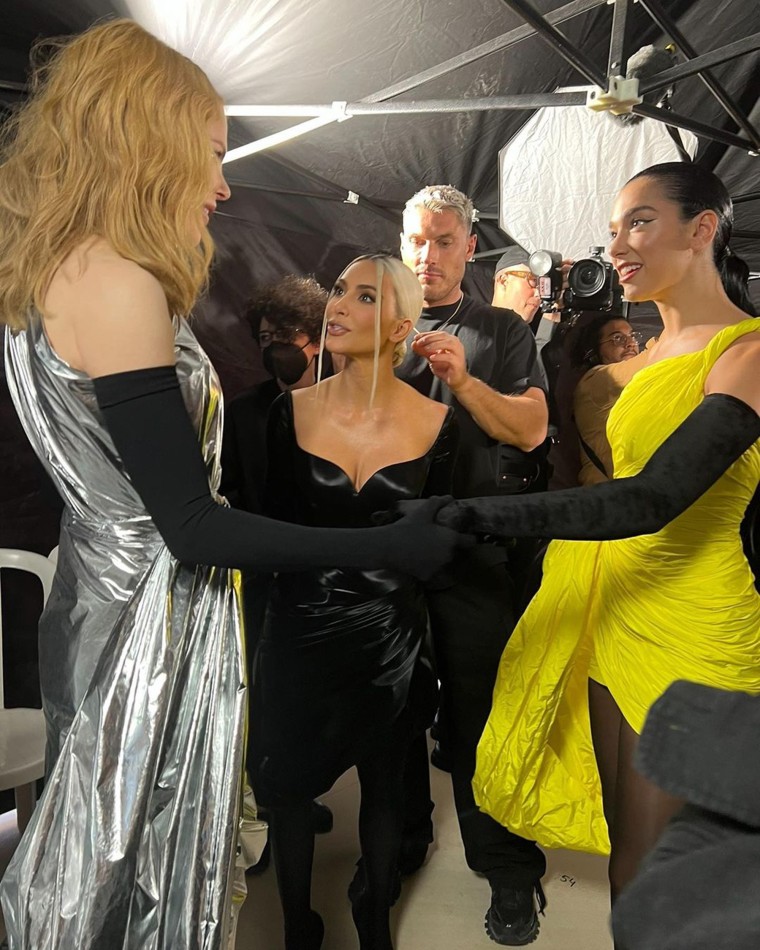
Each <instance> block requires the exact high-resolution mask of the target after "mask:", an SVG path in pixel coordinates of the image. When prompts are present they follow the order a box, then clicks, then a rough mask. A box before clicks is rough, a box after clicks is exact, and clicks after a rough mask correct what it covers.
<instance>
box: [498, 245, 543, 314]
mask: <svg viewBox="0 0 760 950" xmlns="http://www.w3.org/2000/svg"><path fill="white" fill-rule="evenodd" d="M528 260H529V255H528V252H527V251H525V250H523V248H521V247H520V245H519V244H515V245H514V246H513V247H510V248H507V250H506V251H505V252H504V253H503V254H502V255H501V257H500V258H499V260H498V261H497V262H496V270H495V271H494V275H493V300H492V301H491V304H492V306H494V307H503V308H504V309H505V310H512V311H513V312H514V313H516V314H517V316H518V317H521V318H522V319H523V320H524V321H525V322H526V323H532V322H533V318H534V317H535V316H536V314H537V313H538V308H539V306H540V304H541V297H540V296H539V293H538V277H536V276H535V274H533V272H532V271H531V269H530V266H529V265H528Z"/></svg>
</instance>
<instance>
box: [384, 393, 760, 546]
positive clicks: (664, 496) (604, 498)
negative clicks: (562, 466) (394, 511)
mask: <svg viewBox="0 0 760 950" xmlns="http://www.w3.org/2000/svg"><path fill="white" fill-rule="evenodd" d="M758 438H760V416H758V414H757V413H756V412H755V410H754V409H752V408H751V407H750V406H748V405H747V404H746V403H744V402H742V401H741V400H740V399H736V398H734V397H733V396H729V395H726V394H724V393H714V394H712V395H709V396H706V397H705V398H704V399H703V401H702V402H701V403H700V405H699V406H698V407H697V408H696V409H695V410H694V411H693V412H692V413H691V414H690V415H689V416H688V417H687V418H686V419H685V420H684V422H683V423H682V424H681V425H680V426H679V427H678V428H677V429H676V430H675V432H673V433H672V434H671V435H670V436H669V437H668V438H667V439H666V440H665V441H664V442H663V444H662V445H661V446H660V447H659V448H658V449H657V451H656V452H655V453H654V454H653V455H652V457H651V459H650V460H649V461H648V462H647V464H646V465H645V466H644V468H643V469H642V470H641V472H639V474H638V475H634V476H631V477H630V478H618V479H613V480H612V481H610V482H606V483H604V484H601V485H594V486H592V487H587V488H571V489H567V490H565V491H556V492H545V493H543V494H535V495H519V496H514V495H513V496H497V497H491V498H469V499H467V500H463V501H454V502H451V503H450V504H449V505H447V506H445V507H444V508H442V509H441V511H440V512H439V514H438V522H439V523H440V524H445V525H447V526H448V527H451V528H457V529H458V530H460V531H472V532H475V533H478V534H481V533H482V534H488V535H497V536H503V537H530V538H565V539H568V540H597V541H604V540H614V539H618V538H630V537H635V536H638V535H642V534H653V533H654V532H656V531H659V530H660V529H661V528H664V527H665V525H666V524H668V523H669V522H670V521H672V520H673V519H674V518H676V517H677V516H678V515H680V514H681V513H682V512H683V511H685V510H686V509H687V508H688V507H689V506H690V505H692V504H693V503H694V502H695V501H696V500H697V499H698V498H699V497H700V496H701V495H703V494H704V493H705V492H706V491H707V489H708V488H710V487H711V486H712V485H713V484H714V483H715V482H716V481H717V480H718V478H720V476H721V475H722V474H723V473H724V472H725V471H726V469H727V468H728V467H729V466H730V465H732V464H733V463H734V462H735V461H736V460H737V459H738V458H739V457H740V456H741V455H742V454H743V453H744V452H746V451H747V449H749V448H750V447H751V446H752V445H753V444H754V443H755V442H756V441H757V439H758ZM406 504H408V503H404V502H402V503H401V504H400V505H399V509H400V510H401V511H404V510H405V505H406Z"/></svg>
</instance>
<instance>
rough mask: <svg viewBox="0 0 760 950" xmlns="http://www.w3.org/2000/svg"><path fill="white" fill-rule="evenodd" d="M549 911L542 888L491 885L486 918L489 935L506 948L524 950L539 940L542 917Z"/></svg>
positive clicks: (538, 886) (535, 885)
mask: <svg viewBox="0 0 760 950" xmlns="http://www.w3.org/2000/svg"><path fill="white" fill-rule="evenodd" d="M545 907H546V897H545V896H544V891H543V888H542V887H541V884H540V883H539V882H538V881H536V883H535V884H529V885H528V886H527V887H509V886H508V885H504V884H492V885H491V906H490V907H489V908H488V913H487V914H486V933H487V934H488V936H489V937H490V938H491V940H493V941H495V942H496V943H499V944H501V945H502V946H505V947H524V946H525V945H526V944H528V943H533V941H534V940H535V939H536V937H537V936H538V929H539V921H538V915H539V914H541V915H542V916H543V913H544V908H545Z"/></svg>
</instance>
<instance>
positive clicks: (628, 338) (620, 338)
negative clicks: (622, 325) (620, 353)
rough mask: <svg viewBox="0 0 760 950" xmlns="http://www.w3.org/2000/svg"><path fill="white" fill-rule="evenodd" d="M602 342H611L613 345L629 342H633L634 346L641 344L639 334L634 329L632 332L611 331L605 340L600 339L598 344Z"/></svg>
mask: <svg viewBox="0 0 760 950" xmlns="http://www.w3.org/2000/svg"><path fill="white" fill-rule="evenodd" d="M603 343H612V345H613V346H628V344H629V343H635V344H636V346H641V334H640V333H637V332H636V331H634V332H633V333H612V334H611V335H610V336H608V337H607V339H606V340H600V341H599V346H601V345H602V344H603Z"/></svg>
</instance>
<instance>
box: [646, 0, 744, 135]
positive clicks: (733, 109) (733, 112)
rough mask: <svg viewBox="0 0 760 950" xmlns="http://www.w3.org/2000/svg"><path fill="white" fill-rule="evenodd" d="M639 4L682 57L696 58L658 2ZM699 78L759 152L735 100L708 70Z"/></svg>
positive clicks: (657, 0)
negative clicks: (674, 45)
mask: <svg viewBox="0 0 760 950" xmlns="http://www.w3.org/2000/svg"><path fill="white" fill-rule="evenodd" d="M639 3H640V4H641V6H642V7H643V8H644V9H645V10H646V11H647V13H648V14H649V16H650V17H651V18H652V19H653V20H654V22H655V23H656V24H657V26H659V28H660V29H661V30H662V31H663V33H665V34H666V35H667V36H669V37H670V39H672V40H673V42H674V43H675V44H676V46H677V47H678V48H679V50H680V51H681V53H683V55H684V56H686V57H687V58H688V59H696V58H697V56H698V54H697V51H696V50H695V49H694V47H693V46H692V45H691V43H689V41H688V40H687V39H686V37H685V36H684V35H683V33H681V31H680V30H679V28H678V27H677V26H676V24H675V23H674V22H673V20H671V19H670V17H669V16H668V15H667V13H665V11H664V10H663V9H662V7H661V6H660V4H659V0H639ZM699 78H700V79H701V80H702V82H703V83H704V84H705V85H706V86H707V88H708V89H709V90H710V92H711V93H712V94H713V95H714V96H715V98H716V99H717V100H718V102H719V103H720V104H721V105H722V106H723V108H724V109H725V110H726V112H727V113H728V114H729V115H730V116H731V118H732V119H733V120H734V122H736V124H737V125H738V126H739V128H741V129H744V131H745V132H746V134H747V135H748V136H749V138H750V140H751V142H752V146H753V147H754V148H755V149H756V150H760V136H758V133H757V131H756V130H755V128H754V126H753V125H752V123H751V122H750V121H749V119H748V118H747V117H746V116H745V115H744V113H743V112H742V111H741V109H740V108H739V107H738V106H737V104H736V102H735V100H734V99H733V97H732V96H731V95H730V94H729V93H728V92H727V90H726V89H725V88H724V87H723V85H722V84H721V83H720V82H718V80H717V79H716V78H715V77H714V76H713V75H712V73H710V72H709V71H708V70H704V71H702V72H700V73H699ZM717 141H721V139H718V140H717ZM727 144H729V145H731V144H733V143H731V142H728V143H727Z"/></svg>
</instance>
